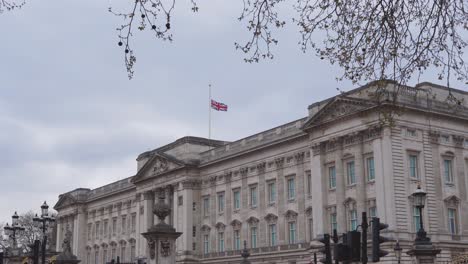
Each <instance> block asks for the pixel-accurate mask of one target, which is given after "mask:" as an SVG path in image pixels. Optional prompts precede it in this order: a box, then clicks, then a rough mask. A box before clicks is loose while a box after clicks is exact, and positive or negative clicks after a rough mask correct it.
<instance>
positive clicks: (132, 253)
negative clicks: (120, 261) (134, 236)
mask: <svg viewBox="0 0 468 264" xmlns="http://www.w3.org/2000/svg"><path fill="white" fill-rule="evenodd" d="M135 257H136V247H135V242H133V243H132V244H131V245H130V261H131V262H135Z"/></svg>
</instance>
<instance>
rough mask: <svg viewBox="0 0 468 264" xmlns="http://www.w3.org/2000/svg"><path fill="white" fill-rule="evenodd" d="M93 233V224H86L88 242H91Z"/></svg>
mask: <svg viewBox="0 0 468 264" xmlns="http://www.w3.org/2000/svg"><path fill="white" fill-rule="evenodd" d="M92 232H93V224H88V240H91V237H92Z"/></svg>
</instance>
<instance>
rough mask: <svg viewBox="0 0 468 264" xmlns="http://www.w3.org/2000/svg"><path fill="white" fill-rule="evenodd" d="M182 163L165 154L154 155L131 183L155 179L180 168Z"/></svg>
mask: <svg viewBox="0 0 468 264" xmlns="http://www.w3.org/2000/svg"><path fill="white" fill-rule="evenodd" d="M183 166H184V163H183V162H181V161H179V160H177V159H175V158H173V157H171V156H169V155H165V154H161V153H155V154H154V155H153V157H152V158H151V159H150V160H149V161H148V162H146V164H145V165H144V166H143V167H142V168H141V169H140V170H139V171H138V173H137V174H136V175H135V177H133V179H132V182H133V183H135V182H139V181H142V180H145V179H148V178H153V177H157V176H159V175H162V174H165V173H167V172H170V171H173V170H175V169H178V168H181V167H183Z"/></svg>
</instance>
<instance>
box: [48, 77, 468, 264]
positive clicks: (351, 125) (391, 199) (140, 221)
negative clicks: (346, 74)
mask: <svg viewBox="0 0 468 264" xmlns="http://www.w3.org/2000/svg"><path fill="white" fill-rule="evenodd" d="M382 87H385V88H386V89H382ZM449 91H450V93H449ZM396 93H397V94H398V97H394V96H392V95H394V94H396ZM449 94H451V95H452V96H449ZM453 96H454V98H457V99H458V101H454V100H452V99H451V98H453ZM308 110H309V114H308V116H307V117H304V118H302V119H299V120H296V121H293V122H290V123H287V124H284V125H282V126H279V127H276V128H273V129H270V130H267V131H264V132H261V133H258V134H256V135H252V136H249V137H247V138H243V139H241V140H238V141H235V142H224V141H215V140H208V139H203V138H195V137H184V138H181V139H179V140H177V141H175V142H173V143H171V144H169V145H166V146H163V147H160V148H158V149H155V150H152V151H148V152H145V153H142V154H140V155H139V156H138V158H137V173H136V175H134V176H132V177H129V178H127V179H124V180H121V181H118V182H114V183H111V184H109V185H106V186H103V187H100V188H97V189H94V190H90V189H76V190H74V191H71V192H68V193H64V194H62V195H60V198H59V201H58V203H57V204H56V206H55V209H56V210H57V211H58V219H59V221H58V234H57V241H61V240H62V239H63V234H64V233H65V232H66V231H67V230H70V231H72V232H73V239H72V249H73V253H74V254H76V255H77V256H78V257H79V259H81V260H82V261H83V263H85V264H100V263H103V262H105V261H109V260H110V259H111V258H115V257H116V256H120V258H121V259H122V260H123V261H126V262H129V261H135V260H136V259H137V258H145V257H148V256H149V252H148V248H147V244H146V240H145V239H144V238H143V237H142V236H141V233H144V232H146V231H147V230H148V228H149V227H151V226H152V225H153V224H156V223H157V219H156V218H155V217H154V216H153V213H152V210H153V205H154V202H155V191H158V192H161V190H164V192H165V195H166V200H165V201H166V202H167V203H169V205H170V206H171V208H172V214H171V215H169V216H168V217H167V219H166V221H165V222H166V223H169V224H171V225H173V226H174V227H175V228H176V231H177V232H182V233H183V234H182V235H181V236H180V237H179V238H178V239H177V241H176V250H177V261H178V263H220V262H227V263H239V261H240V251H241V250H242V247H243V241H244V240H246V241H247V246H248V247H249V248H251V249H250V251H251V256H250V258H249V260H250V261H251V262H252V263H278V264H279V263H311V260H312V252H313V251H314V249H312V248H313V247H311V245H313V244H314V243H315V242H313V241H312V240H313V239H314V238H316V237H317V236H318V235H321V234H324V233H330V231H331V230H332V228H337V230H338V232H339V233H343V232H346V231H349V230H351V229H354V228H355V227H356V226H357V225H359V224H360V222H361V212H367V214H368V215H369V216H378V217H380V218H381V221H382V222H385V223H387V224H389V228H388V231H387V234H386V236H389V237H392V238H394V239H398V240H399V241H400V245H401V246H402V247H403V248H404V251H407V250H409V248H410V246H411V244H412V240H414V238H415V232H416V228H417V226H416V225H417V219H419V217H421V216H419V215H418V214H417V213H416V212H415V211H414V210H413V206H412V201H411V197H410V196H411V193H412V192H413V191H414V190H415V189H416V186H417V184H421V186H422V187H423V189H425V190H426V191H427V193H428V197H427V204H426V208H425V209H424V214H423V216H422V217H423V219H424V223H425V229H426V231H427V232H428V235H429V236H430V237H431V238H432V241H433V242H434V243H435V245H437V246H438V247H439V248H441V249H442V253H441V254H440V255H439V256H438V260H448V259H449V258H451V256H452V255H455V254H458V253H460V252H465V251H468V245H467V243H468V196H467V190H468V93H467V92H464V91H459V90H454V89H450V90H449V89H447V88H445V87H441V86H437V85H434V84H430V83H422V84H419V85H417V86H416V87H406V86H397V85H396V84H395V83H392V82H390V81H387V82H374V83H370V84H368V85H366V86H363V87H360V88H358V89H355V90H352V91H350V92H347V93H343V94H341V95H339V96H336V97H333V98H330V99H327V100H324V101H321V102H317V103H314V104H312V105H311V106H309V109H308ZM57 245H60V243H57ZM385 245H386V247H389V248H391V247H393V244H392V243H387V244H385ZM58 250H60V248H58ZM403 255H404V257H403V262H411V261H412V260H411V258H410V257H409V256H407V255H405V254H403ZM394 260H395V259H394V254H393V253H390V254H389V255H388V256H387V257H385V258H384V259H383V261H384V262H385V261H388V262H392V261H394Z"/></svg>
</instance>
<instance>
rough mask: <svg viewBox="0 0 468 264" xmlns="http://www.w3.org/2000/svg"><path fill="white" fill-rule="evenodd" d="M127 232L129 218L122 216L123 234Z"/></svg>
mask: <svg viewBox="0 0 468 264" xmlns="http://www.w3.org/2000/svg"><path fill="white" fill-rule="evenodd" d="M126 231H127V216H126V215H124V216H122V234H125V233H126Z"/></svg>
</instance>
